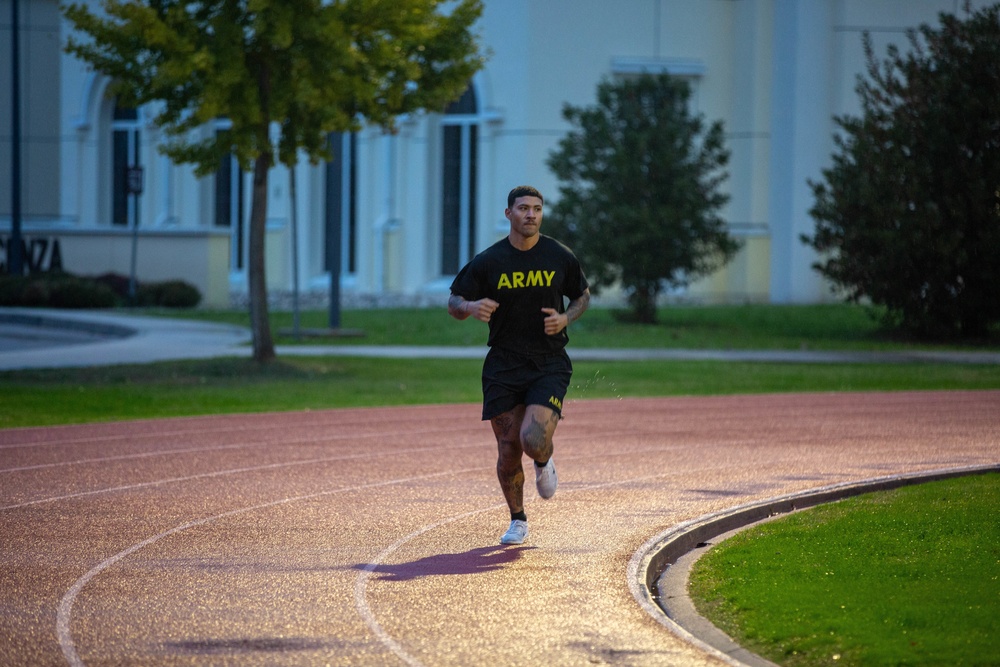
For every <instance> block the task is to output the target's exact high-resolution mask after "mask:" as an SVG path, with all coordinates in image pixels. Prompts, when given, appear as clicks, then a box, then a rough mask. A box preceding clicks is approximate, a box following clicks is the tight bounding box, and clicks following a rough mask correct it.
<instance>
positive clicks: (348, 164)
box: [323, 132, 358, 273]
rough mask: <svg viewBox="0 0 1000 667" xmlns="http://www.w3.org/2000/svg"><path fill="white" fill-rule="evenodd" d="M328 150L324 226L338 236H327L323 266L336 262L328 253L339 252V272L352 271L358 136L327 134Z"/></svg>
mask: <svg viewBox="0 0 1000 667" xmlns="http://www.w3.org/2000/svg"><path fill="white" fill-rule="evenodd" d="M329 140H330V152H331V153H332V154H333V160H332V161H330V162H328V163H327V165H326V229H327V231H328V232H334V233H336V232H337V231H338V230H339V232H340V236H339V238H338V239H336V240H335V242H334V243H330V242H329V241H330V240H331V239H328V242H327V244H326V250H327V252H326V255H325V258H324V260H325V262H324V267H323V268H324V269H326V270H327V271H330V270H331V268H332V267H333V266H334V265H335V264H336V263H335V262H333V261H332V259H333V258H332V257H331V256H330V253H331V252H339V253H340V263H339V266H340V271H341V272H342V273H356V272H357V268H358V266H357V263H358V253H357V241H356V239H357V232H358V215H357V208H358V204H357V189H358V185H357V184H358V168H357V164H358V160H357V157H358V138H357V135H356V134H354V133H341V132H333V133H331V134H330V139H329Z"/></svg>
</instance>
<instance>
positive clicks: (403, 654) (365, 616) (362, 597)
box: [354, 447, 741, 667]
mask: <svg viewBox="0 0 1000 667" xmlns="http://www.w3.org/2000/svg"><path fill="white" fill-rule="evenodd" d="M669 449H677V447H662V448H654V449H649V450H646V451H645V453H649V452H658V451H665V450H669ZM597 456H598V455H596V454H595V455H592V456H576V457H564V458H563V459H561V460H576V459H583V458H596V457H597ZM599 456H602V457H603V456H604V454H600V455H599ZM734 467H741V466H737V465H719V466H708V467H706V468H698V469H695V470H683V471H672V472H668V473H660V474H658V475H645V476H643V477H633V478H631V479H625V480H616V481H614V482H602V483H600V484H588V485H587V486H580V487H575V488H572V489H567V490H566V491H563V492H562V495H565V494H567V493H578V492H581V491H593V490H595V489H601V488H606V487H610V486H621V485H622V484H632V483H635V482H643V481H649V480H653V479H660V478H663V477H671V476H674V475H681V474H689V473H693V472H707V471H709V470H724V469H726V468H734ZM505 507H506V504H504V503H500V504H497V505H491V506H490V507H483V508H480V509H477V510H472V511H469V512H463V513H462V514H456V515H454V516H451V517H448V518H447V519H444V520H442V521H438V522H437V523H433V524H430V525H427V526H424V527H423V528H420V529H418V530H415V531H413V532H412V533H410V534H409V535H405V536H404V537H401V538H399V539H398V540H396V541H395V542H393V543H392V544H390V545H389V546H388V547H386V548H385V549H383V550H382V551H381V552H379V554H378V555H377V556H375V558H373V559H372V562H370V563H368V564H367V565H365V566H364V568H362V570H361V572H360V573H358V577H357V579H355V581H354V607H355V609H357V612H358V615H359V616H360V617H361V620H363V621H364V623H365V625H367V626H368V628H369V629H370V630H371V631H372V633H373V634H374V635H375V636H376V637H377V638H378V640H379V641H380V642H382V645H383V646H385V647H386V648H387V649H389V650H390V651H391V652H392V653H393V654H395V655H396V657H398V658H399V659H400V660H402V661H403V662H405V663H406V664H407V665H409V666H410V667H425V666H424V663H422V662H420V661H419V660H418V659H417V658H415V657H414V656H413V655H411V654H410V653H407V651H406V649H404V648H403V646H402V645H401V644H400V643H399V642H398V641H396V640H395V639H393V637H392V635H390V634H389V633H388V632H386V631H385V629H384V628H383V627H382V625H381V624H380V623H379V622H378V619H376V618H375V613H374V612H373V611H372V609H371V606H370V605H369V604H368V595H367V588H368V581H369V580H370V579H371V575H372V573H373V572H374V571H375V570H377V569H378V567H379V565H381V564H382V563H384V562H385V561H386V559H387V558H389V556H391V555H392V554H393V553H395V552H396V551H398V550H399V549H400V548H402V547H403V546H404V545H405V544H407V543H408V542H410V541H412V540H414V539H416V538H418V537H420V536H421V535H423V534H425V533H428V532H430V531H432V530H436V529H438V528H441V527H443V526H446V525H448V524H449V523H454V522H455V521H461V520H462V519H467V518H469V517H472V516H475V515H477V514H482V513H483V512H491V511H496V510H497V509H503V508H505Z"/></svg>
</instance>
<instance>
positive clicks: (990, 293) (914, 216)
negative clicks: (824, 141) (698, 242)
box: [803, 5, 1000, 338]
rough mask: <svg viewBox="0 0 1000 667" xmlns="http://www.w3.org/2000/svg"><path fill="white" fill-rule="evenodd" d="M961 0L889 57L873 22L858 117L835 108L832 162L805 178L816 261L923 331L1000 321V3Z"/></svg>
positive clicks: (945, 332)
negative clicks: (876, 46) (879, 53)
mask: <svg viewBox="0 0 1000 667" xmlns="http://www.w3.org/2000/svg"><path fill="white" fill-rule="evenodd" d="M965 11H966V14H967V19H966V20H961V19H960V18H958V17H956V16H954V15H949V14H941V15H939V20H940V27H939V28H937V29H935V28H932V27H930V26H928V25H926V24H924V25H921V26H920V27H919V28H918V29H916V30H911V31H909V33H908V38H909V44H910V46H911V48H910V49H909V50H908V51H907V52H906V53H905V54H904V53H903V52H901V50H900V49H899V48H897V47H896V46H890V47H889V48H888V54H887V55H888V57H887V58H886V59H885V60H884V61H881V62H880V61H879V60H878V59H877V58H876V55H875V53H874V50H873V48H872V43H871V39H870V37H869V36H868V35H865V38H864V48H865V53H866V56H867V78H866V77H865V76H859V77H858V83H857V86H856V90H857V93H858V96H859V98H860V102H861V116H860V117H854V116H850V115H845V116H840V117H837V118H836V119H835V120H836V123H837V125H838V126H839V128H840V130H842V132H838V135H837V136H836V137H835V142H836V152H835V154H834V155H833V164H832V166H831V167H830V168H829V169H826V170H824V171H823V180H821V181H819V182H810V186H811V187H812V189H813V193H814V195H815V205H814V206H813V208H812V209H811V211H810V213H811V215H812V216H813V217H814V218H815V220H816V231H815V234H814V235H813V236H811V237H810V236H803V241H804V242H806V243H807V244H809V245H811V246H812V247H813V248H815V249H816V250H817V251H819V252H820V253H821V261H820V262H818V263H817V264H815V268H816V269H817V270H818V271H819V272H820V273H822V274H823V275H824V276H826V277H827V278H829V279H830V280H831V281H832V282H833V283H834V285H835V286H836V287H838V288H840V289H842V290H844V291H845V292H846V294H847V297H848V298H849V299H850V300H853V301H859V300H862V299H868V300H870V301H871V302H872V303H873V304H875V305H877V306H880V307H881V310H882V311H884V312H885V313H886V314H887V320H888V323H889V324H890V325H893V326H898V327H900V328H902V329H904V330H906V331H908V332H910V333H912V334H917V335H919V336H922V337H934V338H937V337H958V336H967V337H981V336H983V335H985V334H987V333H988V331H989V327H990V326H991V324H992V323H996V322H997V321H998V320H1000V298H998V297H997V286H998V285H1000V5H994V6H992V7H989V8H986V9H982V10H980V11H977V12H975V13H972V12H971V10H970V9H969V6H968V5H966V8H965Z"/></svg>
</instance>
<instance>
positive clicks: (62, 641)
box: [56, 445, 680, 667]
mask: <svg viewBox="0 0 1000 667" xmlns="http://www.w3.org/2000/svg"><path fill="white" fill-rule="evenodd" d="M468 446H470V447H472V446H479V445H468ZM677 448H678V447H677V446H668V447H656V448H648V449H645V450H640V451H636V452H634V453H637V454H640V453H648V452H654V451H668V450H671V449H677ZM597 456H604V455H603V454H600V455H597V454H595V455H592V456H578V457H572V458H574V459H580V458H596V457H597ZM492 469H493V468H492V467H488V468H482V467H480V468H464V469H455V470H445V471H441V472H436V473H429V474H426V475H416V476H412V477H405V478H401V479H393V480H386V481H383V482H372V483H369V484H360V485H356V486H352V487H343V488H338V489H329V490H327V491H320V492H317V493H310V494H305V495H301V496H291V497H288V498H282V499H279V500H273V501H270V502H266V503H261V504H258V505H252V506H249V507H242V508H237V509H233V510H229V511H226V512H222V513H220V514H215V515H212V516H209V517H204V518H202V519H197V520H195V521H190V522H187V523H184V524H181V525H179V526H175V527H173V528H170V529H167V530H165V531H163V532H161V533H158V534H157V535H153V536H152V537H149V538H147V539H145V540H143V541H141V542H138V543H136V544H133V545H132V546H130V547H128V548H126V549H123V550H122V551H119V552H118V553H117V554H115V555H113V556H111V557H110V558H107V559H105V560H103V561H101V562H100V563H98V564H97V565H96V566H94V567H93V568H92V569H91V570H90V571H89V572H87V573H86V574H84V575H83V576H82V577H80V578H79V579H77V580H76V582H75V583H74V584H73V585H72V586H71V587H70V588H69V590H68V591H67V592H66V594H65V595H64V596H63V598H62V600H61V601H60V603H59V607H58V608H57V611H56V637H57V639H58V642H59V646H60V648H61V649H62V652H63V656H64V657H65V658H66V661H67V662H68V663H69V664H70V665H71V666H72V667H82V665H84V662H83V660H81V659H80V656H79V654H78V653H77V651H76V646H75V644H74V642H73V635H72V631H71V628H70V625H71V621H72V611H73V603H74V601H75V600H76V598H77V596H78V595H79V594H80V591H81V590H83V587H84V586H86V585H87V583H88V582H90V581H91V580H92V579H93V578H94V577H96V576H97V575H99V574H101V573H102V572H103V571H104V570H106V569H107V568H109V567H111V566H112V565H114V564H115V563H118V562H119V561H121V560H123V559H124V558H127V557H128V556H131V555H132V554H134V553H135V552H137V551H139V550H140V549H142V548H144V547H147V546H149V545H150V544H153V543H155V542H158V541H159V540H161V539H163V538H164V537H168V536H170V535H174V534H176V533H179V532H182V531H184V530H187V529H189V528H194V527H197V526H202V525H205V524H208V523H211V522H213V521H216V520H217V519H221V518H225V517H230V516H235V515H238V514H243V513H246V512H251V511H255V510H259V509H266V508H268V507H276V506H278V505H284V504H288V503H292V502H297V501H300V500H311V499H313V498H320V497H323V496H330V495H334V494H337V493H344V492H347V491H360V490H364V489H372V488H378V487H384V486H391V485H396V484H405V483H407V482H412V481H417V480H423V479H433V478H435V477H444V476H448V475H458V474H465V473H469V472H482V471H484V470H492ZM667 474H668V475H669V474H680V473H678V472H674V473H667ZM660 476H664V475H660ZM639 479H642V478H639ZM626 481H633V480H626ZM616 483H620V482H609V483H604V484H597V485H592V486H589V487H586V489H591V488H600V487H601V486H611V485H613V484H616ZM578 490H585V489H578ZM564 493H568V491H566V492H564ZM497 507H504V505H502V504H501V505H495V506H491V507H488V508H482V509H478V510H473V511H472V512H468V513H465V514H463V515H459V516H457V517H452V518H450V519H447V520H445V521H444V522H441V523H440V524H438V525H435V526H433V527H440V526H443V525H445V524H447V523H450V522H452V521H456V520H458V519H460V518H462V517H463V516H472V515H474V514H478V513H480V512H486V511H490V510H494V509H496V508H497ZM433 527H432V528H433ZM432 528H429V529H428V530H430V529H432ZM422 532H426V531H422ZM418 534H419V533H418ZM414 536H415V535H408V536H406V537H405V538H402V539H401V540H398V541H397V543H396V546H395V549H391V550H388V549H387V550H386V551H384V552H383V554H384V555H383V554H379V557H378V559H377V560H376V561H375V567H377V566H378V562H380V560H384V559H385V557H387V556H388V555H389V554H391V553H392V552H393V551H395V550H396V549H398V548H399V547H400V546H402V545H403V544H405V543H406V542H407V541H409V540H411V539H413V537H414ZM372 569H373V570H374V567H373V568H372ZM362 574H364V573H362ZM369 574H370V573H369ZM359 576H360V575H359ZM366 581H367V580H366ZM357 585H358V584H357V582H356V584H355V591H357ZM364 585H365V584H364V583H362V584H361V586H362V598H363V590H364ZM355 595H356V596H357V592H356V593H355ZM356 599H357V598H356ZM359 613H360V610H359ZM369 618H370V619H371V624H370V625H369V627H370V628H371V629H372V631H373V632H374V633H375V635H376V636H377V637H378V638H379V641H381V642H382V643H383V645H385V646H386V647H387V648H388V649H389V650H390V651H392V652H393V653H395V654H396V655H400V653H402V654H405V653H406V652H405V651H403V649H402V647H401V646H399V644H398V643H397V642H395V640H393V639H392V638H391V637H389V635H388V634H387V633H385V631H384V630H382V629H381V626H380V625H379V624H378V622H377V621H376V620H375V617H374V614H371V612H370V610H369ZM387 641H388V643H387ZM394 646H395V648H394ZM404 659H405V658H404ZM416 664H419V663H416Z"/></svg>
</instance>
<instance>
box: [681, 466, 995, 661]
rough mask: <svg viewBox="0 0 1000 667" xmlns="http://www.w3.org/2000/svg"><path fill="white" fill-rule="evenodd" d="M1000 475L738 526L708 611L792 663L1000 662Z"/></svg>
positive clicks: (697, 571)
mask: <svg viewBox="0 0 1000 667" xmlns="http://www.w3.org/2000/svg"><path fill="white" fill-rule="evenodd" d="M998 515H1000V474H984V475H975V476H969V477H962V478H957V479H952V480H945V481H940V482H932V483H926V484H920V485H917V486H911V487H905V488H902V489H897V490H895V491H890V492H881V493H874V494H866V495H863V496H858V497H856V498H851V499H848V500H844V501H841V502H838V503H834V504H830V505H823V506H819V507H816V508H813V509H810V510H807V511H804V512H800V513H797V514H793V515H790V516H787V517H784V518H782V519H778V520H775V521H773V522H770V523H766V524H761V525H759V526H756V527H754V528H750V529H748V530H746V531H743V532H741V533H738V534H737V535H735V536H734V537H732V538H730V539H729V540H726V541H724V542H722V543H721V544H720V545H719V546H717V547H715V548H713V549H711V550H710V551H709V552H708V553H707V554H706V555H705V556H703V557H702V558H701V559H700V560H699V561H698V562H697V563H696V564H695V567H694V569H693V571H692V575H691V579H690V592H691V595H692V597H693V599H694V600H695V603H696V606H697V607H698V609H699V611H700V612H701V613H702V614H703V615H704V616H706V617H707V618H708V619H709V620H711V621H712V622H713V623H714V624H715V625H717V626H719V627H720V628H722V629H723V630H725V631H726V632H727V633H728V634H729V635H730V636H732V637H733V638H734V639H736V640H737V641H739V642H740V643H741V644H742V645H744V646H745V647H747V648H749V649H750V650H752V651H754V652H756V653H758V654H759V655H762V656H764V657H766V658H768V659H770V660H772V661H775V662H778V663H780V664H782V665H786V666H788V667H812V666H814V665H831V664H836V665H911V666H921V665H996V664H998V662H1000V616H998V611H1000V521H998V520H997V516H998Z"/></svg>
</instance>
